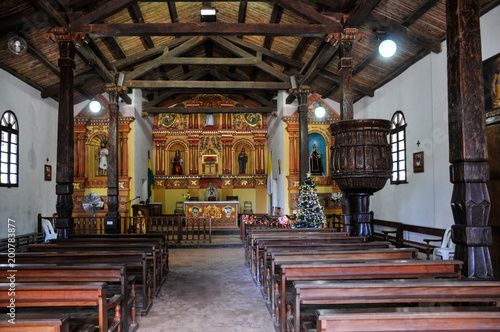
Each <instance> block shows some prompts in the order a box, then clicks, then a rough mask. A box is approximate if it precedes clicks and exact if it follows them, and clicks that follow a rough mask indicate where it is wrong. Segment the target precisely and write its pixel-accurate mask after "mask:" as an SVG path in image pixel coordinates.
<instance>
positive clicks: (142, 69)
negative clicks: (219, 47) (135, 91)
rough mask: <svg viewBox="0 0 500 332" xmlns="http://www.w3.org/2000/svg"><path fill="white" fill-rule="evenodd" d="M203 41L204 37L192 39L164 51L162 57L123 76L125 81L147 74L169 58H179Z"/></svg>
mask: <svg viewBox="0 0 500 332" xmlns="http://www.w3.org/2000/svg"><path fill="white" fill-rule="evenodd" d="M205 40H206V37H194V38H191V39H189V40H187V41H186V42H185V43H183V44H182V45H180V46H178V47H176V48H174V49H173V50H171V51H168V50H166V51H167V52H165V53H164V54H163V55H161V56H159V57H157V58H156V59H154V60H151V61H150V62H148V63H147V64H145V65H144V66H141V67H139V68H137V69H135V70H134V71H133V72H130V73H128V74H127V75H125V80H126V81H128V80H133V79H136V78H138V77H141V76H143V75H144V74H146V73H147V72H149V71H151V70H153V69H155V68H158V67H159V66H160V65H163V64H165V62H164V61H165V60H166V59H168V58H171V57H177V56H180V55H182V54H184V53H185V52H187V51H189V50H191V49H192V48H193V47H196V46H198V45H200V44H202V43H203V42H205Z"/></svg>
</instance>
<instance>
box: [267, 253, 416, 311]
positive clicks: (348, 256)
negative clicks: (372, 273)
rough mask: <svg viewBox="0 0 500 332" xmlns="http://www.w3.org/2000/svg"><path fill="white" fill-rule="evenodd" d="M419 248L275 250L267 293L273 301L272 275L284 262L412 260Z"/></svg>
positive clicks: (268, 271)
mask: <svg viewBox="0 0 500 332" xmlns="http://www.w3.org/2000/svg"><path fill="white" fill-rule="evenodd" d="M417 254H418V252H417V249H413V248H383V249H364V250H342V251H340V250H338V251H321V252H298V253H281V252H273V253H272V254H271V259H270V263H269V267H268V270H267V272H266V274H265V278H266V281H265V285H266V286H267V288H265V289H266V292H265V293H266V295H267V298H268V301H270V303H273V294H272V290H273V287H271V285H272V276H274V275H276V274H279V273H280V266H282V265H284V264H292V263H303V262H330V263H333V262H345V263H347V262H368V261H385V260H392V261H395V260H411V259H416V258H417Z"/></svg>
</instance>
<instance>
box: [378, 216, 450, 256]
mask: <svg viewBox="0 0 500 332" xmlns="http://www.w3.org/2000/svg"><path fill="white" fill-rule="evenodd" d="M376 225H377V226H382V227H384V228H385V230H382V231H381V232H382V234H383V240H384V241H390V242H391V243H392V244H394V245H395V246H396V247H398V248H405V247H411V248H416V249H418V251H419V252H421V253H423V254H425V255H426V258H427V259H430V255H431V254H432V250H433V249H434V248H436V246H435V245H431V244H430V242H435V241H442V240H443V236H444V232H445V230H444V229H441V228H433V227H426V226H418V225H408V224H403V223H397V222H392V221H385V220H379V219H374V220H373V228H374V227H375V226H376ZM387 227H389V228H387ZM405 235H407V237H411V236H412V237H413V238H414V239H413V240H410V239H407V238H405ZM377 237H380V235H377Z"/></svg>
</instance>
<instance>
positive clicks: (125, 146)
mask: <svg viewBox="0 0 500 332" xmlns="http://www.w3.org/2000/svg"><path fill="white" fill-rule="evenodd" d="M122 175H123V176H127V175H128V133H126V132H122Z"/></svg>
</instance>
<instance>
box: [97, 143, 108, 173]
mask: <svg viewBox="0 0 500 332" xmlns="http://www.w3.org/2000/svg"><path fill="white" fill-rule="evenodd" d="M106 144H107V142H106V140H104V139H103V140H101V148H100V149H99V150H98V159H99V165H98V169H97V174H98V175H106V172H107V170H108V154H109V151H108V148H107V147H106Z"/></svg>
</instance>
